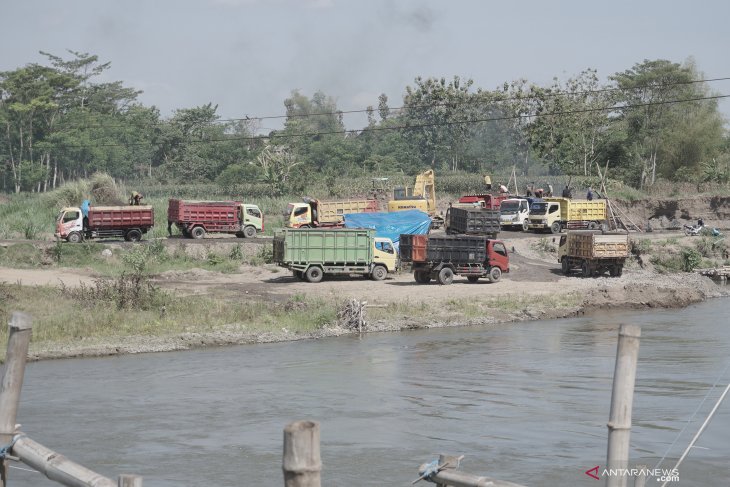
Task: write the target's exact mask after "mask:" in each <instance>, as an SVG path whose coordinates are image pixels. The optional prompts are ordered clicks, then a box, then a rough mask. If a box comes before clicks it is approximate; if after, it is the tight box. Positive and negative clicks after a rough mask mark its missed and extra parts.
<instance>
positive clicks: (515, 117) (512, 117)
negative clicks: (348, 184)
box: [63, 95, 730, 148]
mask: <svg viewBox="0 0 730 487" xmlns="http://www.w3.org/2000/svg"><path fill="white" fill-rule="evenodd" d="M722 98H730V95H714V96H704V97H697V98H686V99H678V100H663V101H656V102H647V103H635V104H629V105H622V106H609V107H598V108H585V109H581V110H564V111H557V112H549V113H536V114H518V115H505V116H502V117H490V118H480V119H470V120H454V121H449V122H429V123H421V124H405V125H394V126H389V127H370V128H367V129H363V130H347V129H345V130H332V131H326V132H302V133H298V134H272V135H253V136H241V137H226V138H208V139H193V140H190V141H188V142H190V143H215V142H231V141H243V140H247V141H259V140H273V139H288V138H299V137H317V136H322V135H347V134H352V135H357V134H358V133H365V132H382V131H388V130H414V129H421V128H427V127H444V126H452V125H466V124H475V123H484V122H498V121H507V120H520V119H531V118H542V117H553V116H564V115H575V114H580V113H595V112H611V111H621V110H626V109H629V108H642V107H650V106H659V105H672V104H679V103H689V102H695V101H705V100H718V99H722ZM160 144H161V142H149V141H148V142H135V143H128V144H124V143H117V142H115V143H109V144H70V145H64V146H63V147H65V148H88V147H136V146H144V145H160Z"/></svg>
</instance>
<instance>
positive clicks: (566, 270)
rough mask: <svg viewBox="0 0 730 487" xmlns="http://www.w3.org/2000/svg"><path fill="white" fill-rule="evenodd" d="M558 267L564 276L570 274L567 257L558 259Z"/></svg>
mask: <svg viewBox="0 0 730 487" xmlns="http://www.w3.org/2000/svg"><path fill="white" fill-rule="evenodd" d="M560 267H561V268H562V269H563V274H565V275H566V276H567V275H568V274H570V264H569V263H568V258H567V257H563V258H562V259H560Z"/></svg>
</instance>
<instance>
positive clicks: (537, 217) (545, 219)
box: [528, 200, 562, 233]
mask: <svg viewBox="0 0 730 487" xmlns="http://www.w3.org/2000/svg"><path fill="white" fill-rule="evenodd" d="M529 222H530V223H529V224H528V228H529V229H530V230H537V231H548V230H549V231H551V232H552V233H560V230H561V228H562V226H561V223H560V203H559V202H556V201H545V200H536V201H534V202H533V203H532V205H530V216H529Z"/></svg>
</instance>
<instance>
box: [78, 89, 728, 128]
mask: <svg viewBox="0 0 730 487" xmlns="http://www.w3.org/2000/svg"><path fill="white" fill-rule="evenodd" d="M728 80H730V77H722V78H708V79H701V80H689V81H676V82H671V83H655V84H645V85H639V86H634V87H631V88H620V87H615V88H602V89H598V90H584V91H555V92H551V93H544V94H543V95H541V96H545V97H548V98H552V97H562V96H565V97H568V96H577V95H590V94H598V93H610V92H630V91H637V90H643V89H646V88H666V87H670V86H681V85H690V84H697V83H712V82H716V81H728ZM487 93H489V92H487ZM472 95H473V94H472ZM533 99H539V96H538V95H530V94H525V95H514V96H509V97H505V98H500V99H489V100H486V99H470V100H463V101H456V102H440V103H424V104H413V105H402V106H399V107H389V108H388V110H392V111H395V112H400V111H403V110H406V109H409V110H412V109H420V108H436V107H444V106H464V105H486V104H491V103H503V102H508V101H526V100H533ZM375 110H376V109H373V111H375ZM369 111H370V110H369V109H367V108H366V109H357V110H337V111H334V112H315V113H292V114H288V115H268V116H260V117H256V116H253V117H250V116H244V117H241V118H224V119H218V120H213V121H211V123H212V124H223V123H231V122H255V121H263V120H280V119H290V118H308V117H323V116H339V115H350V114H357V113H367V112H369ZM165 123H167V122H165V121H160V122H155V123H152V124H150V126H162V125H164V124H165ZM127 126H128V125H127V124H121V123H119V124H92V125H84V124H83V122H80V123H78V124H73V125H71V126H70V128H87V129H88V128H115V127H127Z"/></svg>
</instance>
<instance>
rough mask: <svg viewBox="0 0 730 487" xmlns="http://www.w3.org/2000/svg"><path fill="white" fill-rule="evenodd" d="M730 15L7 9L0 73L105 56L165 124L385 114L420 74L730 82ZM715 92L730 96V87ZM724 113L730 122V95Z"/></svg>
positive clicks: (545, 7) (155, 6)
mask: <svg viewBox="0 0 730 487" xmlns="http://www.w3.org/2000/svg"><path fill="white" fill-rule="evenodd" d="M728 19H730V2H728V1H727V0H707V1H702V0H699V1H695V2H689V1H677V0H674V1H672V0H669V1H667V0H663V1H657V0H631V1H627V0H611V1H603V2H595V1H590V0H581V1H548V0H544V1H540V0H522V1H519V2H511V1H506V0H500V1H491V0H490V1H487V0H483V1H479V0H449V1H446V0H5V1H4V2H3V6H2V8H0V71H7V70H13V69H17V68H19V67H22V66H24V65H26V64H29V63H46V59H45V57H43V56H42V55H41V54H40V53H39V51H45V52H49V53H51V54H54V55H58V56H61V57H64V58H67V59H68V58H70V57H71V56H70V54H68V53H67V50H72V51H77V52H85V53H90V54H96V55H98V56H99V59H100V61H101V62H111V68H110V69H109V70H107V71H106V72H105V74H104V75H103V78H97V80H98V81H122V82H123V83H124V84H125V86H128V87H132V88H136V89H139V90H142V91H143V93H142V95H140V97H139V100H140V101H141V102H142V103H144V104H145V105H147V106H151V105H154V106H156V107H158V108H159V109H160V111H161V113H162V115H163V116H164V117H169V116H171V115H172V114H173V113H174V110H176V109H181V108H191V107H195V106H200V105H204V104H207V103H213V104H214V105H218V114H219V115H220V116H221V117H222V118H224V119H227V118H242V117H246V116H249V117H252V118H253V117H261V116H280V115H283V114H284V113H285V109H284V100H285V99H286V98H287V97H288V96H290V94H291V92H292V90H299V91H300V92H301V93H302V94H303V95H305V96H307V97H311V96H312V95H313V94H314V93H315V92H316V91H322V92H324V93H325V94H326V95H328V96H331V97H333V98H335V99H336V101H337V105H338V108H340V109H341V110H362V109H365V108H366V107H367V106H368V105H372V106H375V107H377V104H378V95H380V94H381V93H385V94H386V95H387V96H388V98H389V105H390V106H391V107H397V106H400V105H401V104H402V97H403V93H404V92H405V87H406V86H408V85H413V81H414V79H415V77H417V76H422V77H424V78H425V77H430V76H433V77H439V78H440V77H446V78H447V79H451V78H452V77H453V76H455V75H457V76H460V77H461V78H471V79H473V80H474V86H475V87H481V88H484V89H495V88H496V87H497V86H499V85H501V84H503V83H504V82H509V81H512V80H515V79H520V78H524V79H527V80H528V81H531V82H534V83H537V84H542V85H547V84H550V83H551V81H552V79H553V78H554V77H557V78H559V79H561V80H566V79H567V78H569V77H571V76H575V75H577V74H579V73H580V72H581V71H583V70H585V69H587V68H595V69H597V70H598V75H599V77H600V78H601V79H602V80H604V81H605V80H606V79H607V77H608V76H610V75H611V74H613V73H616V72H619V71H624V70H626V69H629V68H631V67H632V66H633V65H635V64H636V63H640V62H642V61H643V60H645V59H668V60H670V61H673V62H679V63H682V62H685V61H687V60H688V59H690V58H692V59H694V62H695V63H696V65H697V68H698V69H699V70H700V71H701V72H702V73H703V75H704V78H706V79H709V78H722V77H730V55H728V51H727V49H728V46H730V29H728V28H727V22H728ZM46 64H47V63H46ZM710 86H711V88H712V89H713V90H714V91H716V92H718V93H719V94H730V81H723V82H715V83H711V84H710ZM720 109H721V111H722V112H723V114H724V115H725V117H726V118H730V99H728V100H723V101H721V102H720ZM261 123H262V126H261V127H260V129H261V130H262V131H263V132H268V131H269V129H273V128H279V127H280V125H281V120H264V121H262V122H261ZM364 124H365V119H364V115H362V114H360V115H348V116H346V118H345V125H346V127H347V128H348V129H356V128H360V127H362V126H363V125H364Z"/></svg>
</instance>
